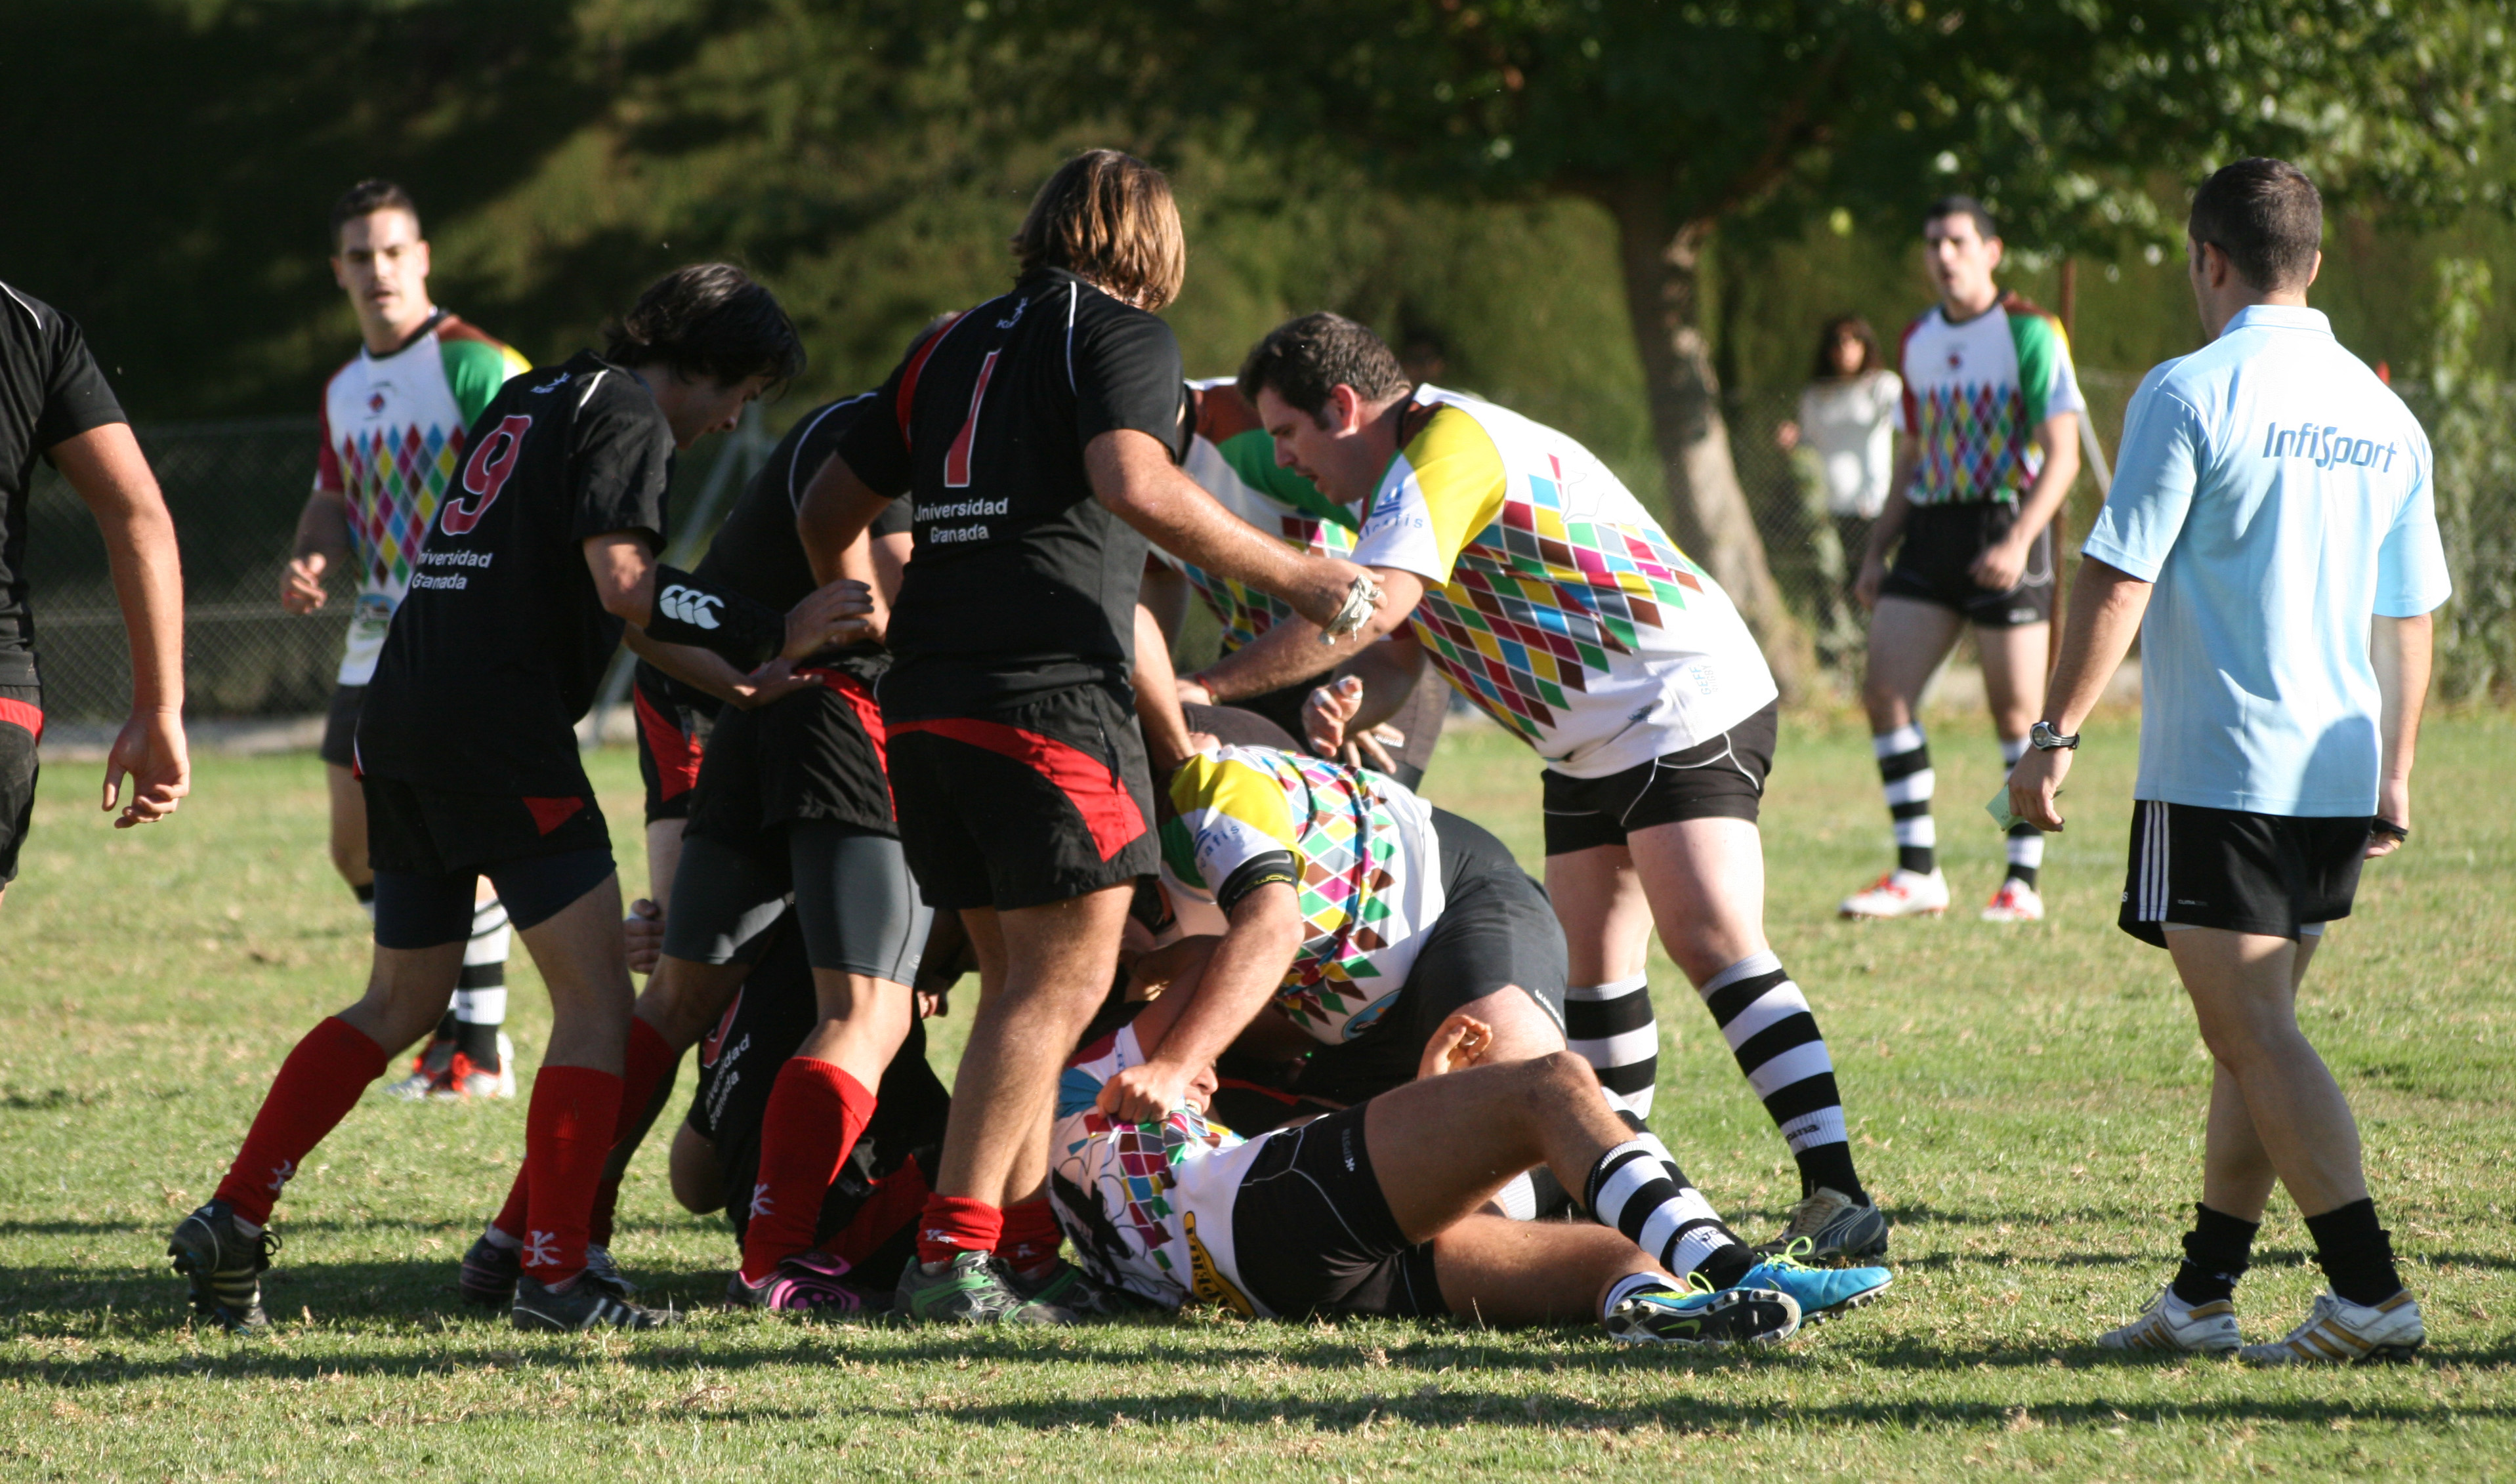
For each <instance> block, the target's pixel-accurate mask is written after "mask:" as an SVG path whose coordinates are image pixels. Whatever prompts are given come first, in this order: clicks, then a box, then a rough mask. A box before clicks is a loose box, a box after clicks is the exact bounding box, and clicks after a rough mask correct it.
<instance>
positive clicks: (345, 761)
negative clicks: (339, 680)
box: [315, 685, 367, 768]
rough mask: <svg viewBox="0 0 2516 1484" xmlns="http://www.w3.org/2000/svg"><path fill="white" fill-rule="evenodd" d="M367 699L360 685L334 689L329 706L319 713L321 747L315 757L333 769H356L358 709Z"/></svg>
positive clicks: (337, 686)
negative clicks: (321, 715) (320, 717)
mask: <svg viewBox="0 0 2516 1484" xmlns="http://www.w3.org/2000/svg"><path fill="white" fill-rule="evenodd" d="M366 698H367V687H366V686H364V685H335V686H333V687H332V704H331V705H330V706H328V707H326V708H324V711H323V745H322V746H321V747H320V748H318V749H316V751H315V756H316V757H319V758H321V759H322V760H323V761H324V762H326V763H330V764H332V765H333V766H334V767H349V768H355V767H356V766H357V765H358V707H359V705H360V704H361V703H362V702H364V701H365V700H366Z"/></svg>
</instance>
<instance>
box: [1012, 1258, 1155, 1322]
mask: <svg viewBox="0 0 2516 1484" xmlns="http://www.w3.org/2000/svg"><path fill="white" fill-rule="evenodd" d="M1005 1281H1006V1283H1008V1284H1009V1285H1011V1286H1012V1288H1013V1291H1014V1292H1015V1293H1017V1294H1019V1295H1021V1296H1022V1297H1023V1298H1024V1299H1025V1300H1026V1301H1027V1302H1030V1303H1045V1304H1048V1305H1050V1306H1052V1307H1055V1308H1061V1309H1065V1310H1067V1311H1068V1312H1069V1313H1071V1314H1073V1315H1074V1317H1075V1318H1077V1319H1116V1318H1119V1317H1121V1316H1123V1315H1127V1314H1141V1313H1143V1312H1145V1311H1146V1310H1147V1309H1150V1308H1151V1307H1153V1305H1152V1304H1149V1303H1147V1302H1146V1301H1145V1300H1143V1299H1141V1298H1137V1297H1136V1296H1135V1295H1133V1294H1131V1293H1128V1292H1127V1291H1126V1290H1125V1289H1123V1288H1115V1287H1112V1286H1111V1285H1110V1284H1107V1283H1103V1282H1102V1281H1101V1280H1100V1279H1098V1278H1095V1277H1093V1276H1092V1275H1091V1274H1090V1273H1087V1272H1085V1271H1084V1270H1083V1269H1082V1268H1080V1267H1077V1266H1076V1265H1075V1264H1073V1263H1071V1262H1069V1261H1067V1260H1066V1259H1065V1258H1063V1257H1060V1258H1058V1259H1057V1262H1056V1264H1055V1265H1054V1266H1052V1267H1051V1268H1050V1269H1049V1270H1048V1271H1047V1272H1045V1273H1042V1274H1040V1275H1039V1276H1038V1277H1036V1278H1034V1277H1031V1276H1028V1275H1027V1274H1025V1273H1020V1272H1016V1271H1014V1270H1012V1269H1011V1268H1008V1269H1006V1271H1005Z"/></svg>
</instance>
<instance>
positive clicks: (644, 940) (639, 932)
mask: <svg viewBox="0 0 2516 1484" xmlns="http://www.w3.org/2000/svg"><path fill="white" fill-rule="evenodd" d="M620 935H621V936H622V937H623V938H625V939H627V940H628V943H629V971H630V972H631V973H634V974H650V973H653V972H654V971H655V965H656V964H657V963H659V962H660V961H661V960H662V959H663V957H664V909H663V908H661V907H658V906H656V905H655V904H654V902H653V901H651V900H650V899H649V898H647V897H643V896H642V897H640V898H638V899H637V900H636V901H634V902H631V903H630V904H629V915H628V917H626V918H624V919H622V920H621V923H620Z"/></svg>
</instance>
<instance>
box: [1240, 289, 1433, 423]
mask: <svg viewBox="0 0 2516 1484" xmlns="http://www.w3.org/2000/svg"><path fill="white" fill-rule="evenodd" d="M1239 380H1240V394H1241V395H1242V396H1245V397H1247V398H1249V400H1250V401H1251V403H1253V404H1254V403H1256V402H1257V400H1258V392H1259V390H1260V389H1261V388H1265V387H1273V388H1275V389H1276V394H1277V395H1278V396H1280V397H1282V398H1283V399H1284V400H1285V401H1286V402H1287V403H1289V404H1291V405H1292V406H1295V407H1298V408H1300V409H1301V410H1302V411H1304V412H1307V413H1309V414H1310V415H1311V418H1312V420H1313V421H1315V422H1316V421H1318V420H1319V419H1320V418H1321V417H1322V416H1323V415H1324V414H1325V413H1326V411H1327V405H1328V393H1329V392H1333V391H1335V390H1336V389H1337V388H1338V387H1341V386H1342V387H1352V388H1353V389H1354V390H1355V393H1356V394H1357V395H1358V396H1361V397H1362V398H1363V400H1364V401H1366V402H1385V401H1387V400H1389V399H1390V398H1391V397H1398V396H1405V394H1406V393H1408V392H1412V391H1414V390H1415V384H1414V383H1413V382H1411V381H1408V380H1407V379H1406V372H1405V368H1404V367H1402V366H1400V365H1399V364H1398V357H1397V356H1396V355H1395V354H1394V353H1392V352H1391V350H1390V349H1389V344H1388V342H1386V341H1384V340H1382V339H1381V338H1380V337H1379V336H1377V335H1374V334H1372V333H1371V331H1370V329H1369V328H1368V327H1366V326H1363V325H1360V324H1357V323H1355V322H1354V321H1353V320H1351V319H1348V318H1346V317H1345V316H1344V315H1343V314H1329V313H1325V312H1321V313H1318V314H1305V315H1303V316H1302V317H1301V318H1299V319H1291V320H1286V321H1285V322H1284V323H1282V324H1279V325H1278V326H1277V327H1276V328H1274V329H1272V330H1270V331H1268V332H1267V338H1266V339H1265V340H1262V341H1260V342H1258V345H1257V348H1256V349H1254V350H1251V351H1250V352H1249V358H1248V359H1247V360H1244V361H1242V362H1241V363H1240V378H1239Z"/></svg>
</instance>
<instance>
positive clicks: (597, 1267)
mask: <svg viewBox="0 0 2516 1484" xmlns="http://www.w3.org/2000/svg"><path fill="white" fill-rule="evenodd" d="M585 1272H586V1276H588V1277H590V1278H592V1279H593V1280H594V1281H595V1282H596V1283H599V1284H601V1285H603V1286H604V1287H605V1288H608V1289H609V1290H611V1292H612V1295H613V1296H614V1297H615V1298H637V1297H638V1285H636V1284H634V1283H632V1282H630V1281H629V1278H628V1275H627V1274H625V1273H623V1272H621V1271H620V1265H619V1264H618V1263H617V1262H615V1261H613V1260H612V1257H611V1252H610V1250H609V1249H608V1248H605V1247H600V1246H597V1245H596V1244H594V1243H591V1242H589V1243H587V1244H586V1246H585ZM523 1276H524V1249H522V1248H520V1247H502V1246H500V1245H499V1244H497V1243H495V1242H492V1241H490V1240H489V1237H488V1234H487V1233H485V1232H484V1233H482V1235H480V1236H478V1237H475V1238H473V1239H472V1246H471V1248H470V1249H469V1250H468V1251H466V1252H465V1253H464V1254H463V1269H462V1271H461V1272H460V1273H458V1274H457V1275H456V1277H455V1280H454V1286H455V1288H456V1289H458V1290H459V1291H461V1293H462V1295H463V1301H464V1302H466V1303H469V1304H472V1305H474V1306H476V1307H479V1308H484V1309H503V1308H506V1307H507V1306H509V1305H510V1304H512V1303H514V1302H515V1300H516V1280H517V1279H518V1278H521V1277H523Z"/></svg>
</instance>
